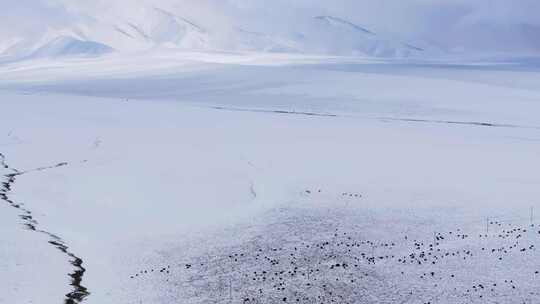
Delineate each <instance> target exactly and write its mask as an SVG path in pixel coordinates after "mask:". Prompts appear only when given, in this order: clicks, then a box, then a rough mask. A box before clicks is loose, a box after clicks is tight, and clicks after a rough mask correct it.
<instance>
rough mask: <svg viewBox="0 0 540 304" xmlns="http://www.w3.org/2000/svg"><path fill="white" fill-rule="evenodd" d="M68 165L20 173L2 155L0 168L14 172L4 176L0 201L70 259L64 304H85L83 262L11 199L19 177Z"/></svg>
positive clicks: (86, 291) (29, 212)
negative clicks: (16, 211) (68, 279)
mask: <svg viewBox="0 0 540 304" xmlns="http://www.w3.org/2000/svg"><path fill="white" fill-rule="evenodd" d="M67 165H68V163H59V164H56V165H54V166H49V167H40V168H37V169H33V170H28V171H19V170H17V169H14V168H11V167H10V166H9V165H8V164H7V162H6V157H5V155H4V154H2V153H0V166H1V167H3V168H4V169H8V170H10V171H12V173H9V174H5V175H4V176H3V178H4V180H3V181H2V183H1V185H0V200H2V201H5V202H6V203H8V204H9V205H10V206H11V207H13V208H15V209H17V210H18V211H19V217H20V218H21V220H22V221H23V224H24V226H25V227H26V229H28V230H31V231H35V232H37V233H41V234H45V235H47V237H48V238H49V244H51V245H52V246H54V247H55V248H56V249H58V250H60V251H61V252H62V253H64V254H65V255H66V256H67V257H68V258H69V262H70V264H71V265H73V267H74V269H73V272H71V273H69V274H68V275H69V276H70V278H71V283H70V285H71V291H70V292H69V293H68V294H66V295H65V298H64V304H78V303H81V302H83V301H84V299H86V297H88V296H89V295H90V292H89V291H88V289H87V288H86V287H85V286H84V285H83V284H82V282H83V277H84V273H85V272H86V269H85V268H84V267H83V260H82V259H81V258H80V257H78V256H77V255H75V254H74V253H73V252H71V251H70V250H69V247H68V246H67V245H66V243H65V242H64V240H62V238H60V237H59V236H57V235H55V234H54V233H51V232H49V231H45V230H42V229H39V223H38V222H37V221H36V220H35V219H34V217H33V216H32V211H30V210H29V209H27V208H26V207H25V206H24V204H22V203H16V202H14V201H13V200H11V199H10V197H9V194H10V192H11V189H12V186H13V184H14V183H15V182H16V180H17V177H18V176H21V175H24V174H27V173H30V172H35V171H43V170H48V169H53V168H58V167H63V166H67Z"/></svg>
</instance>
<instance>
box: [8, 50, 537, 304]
mask: <svg viewBox="0 0 540 304" xmlns="http://www.w3.org/2000/svg"><path fill="white" fill-rule="evenodd" d="M538 83H540V71H539V70H538V67H537V65H535V64H534V62H527V63H526V64H525V63H520V62H472V61H471V62H465V63H463V62H462V63H459V64H458V63H452V62H410V61H409V62H406V61H398V60H384V61H382V60H374V59H368V58H343V57H322V56H304V55H283V54H258V53H217V52H216V53H195V52H193V53H187V52H184V53H178V52H173V51H171V52H159V53H153V52H141V53H136V54H129V55H126V54H122V55H120V54H111V55H107V56H103V57H100V58H94V59H76V58H71V59H69V58H67V59H54V60H49V59H40V60H33V61H25V62H18V63H9V64H4V65H2V66H0V90H1V91H0V115H1V119H0V132H1V134H0V153H2V155H3V156H4V157H3V158H2V160H3V163H4V164H5V165H6V166H8V168H1V169H0V170H2V176H4V179H5V180H3V181H2V182H9V178H8V177H9V175H10V174H16V176H15V180H14V181H12V182H9V185H6V184H4V186H3V188H2V191H3V192H2V193H5V195H4V196H5V198H4V199H3V202H4V201H5V203H4V204H1V205H0V208H1V210H2V211H1V212H0V219H1V221H0V227H1V229H0V241H1V244H2V247H1V251H0V286H2V292H0V303H59V302H61V301H63V300H64V298H65V296H64V295H66V294H68V293H70V292H72V291H73V290H79V291H80V288H81V286H82V287H84V288H87V291H88V293H89V294H88V295H86V294H84V295H83V297H82V298H84V302H85V303H224V302H227V303H228V302H229V301H231V302H232V303H274V302H275V303H277V302H280V303H283V302H301V303H332V302H333V303H538V302H539V301H540V295H539V294H538V286H540V275H539V274H538V271H540V268H539V267H538V265H540V255H539V254H538V251H537V246H540V233H539V230H540V228H539V225H540V221H539V220H538V216H536V215H535V212H540V203H539V202H538V200H539V197H540V187H538V185H539V183H540V176H539V175H538V172H540V162H539V157H540V153H539V151H540V121H539V120H538V113H540V103H539V101H540V87H539V86H538ZM2 167H4V166H2ZM13 169H16V170H18V171H13ZM35 169H39V170H35ZM6 175H8V176H6ZM7 186H9V188H10V189H8V188H6V187H7ZM7 200H9V201H11V202H12V203H11V204H10V203H8V201H7ZM14 204H16V205H20V206H23V208H24V209H20V208H14V206H13V205H14ZM24 210H27V211H29V212H31V215H32V219H31V221H36V222H37V228H38V229H37V230H38V231H31V230H28V229H27V228H28V226H25V225H24V224H25V223H26V224H28V223H29V220H28V218H24V217H22V218H21V217H18V216H21V215H22V216H24V215H25V212H24ZM531 211H532V214H531ZM531 215H532V216H531ZM531 224H532V225H534V226H533V227H531ZM518 228H519V229H518ZM52 235H55V236H57V237H58V239H59V240H57V241H61V243H62V244H64V245H65V246H66V247H68V249H67V251H68V252H69V253H70V254H71V255H66V254H65V252H62V251H61V250H59V248H58V246H54V244H50V243H48V242H49V241H53V242H54V241H55V240H54V238H53V237H52ZM486 235H487V236H486ZM52 238H53V239H52ZM4 244H5V245H4ZM311 248H313V250H311ZM76 258H80V259H81V260H82V261H83V264H82V266H83V267H84V269H85V270H86V271H85V272H84V273H83V276H82V281H81V282H75V283H76V284H75V285H76V286H70V283H74V281H73V278H72V277H70V276H68V274H69V273H71V274H74V273H75V271H77V270H80V268H77V267H76V266H77V265H70V264H69V262H70V261H72V262H73V261H74V260H75V259H76ZM79 266H80V265H79ZM79 274H80V273H79ZM79 283H80V284H79ZM79 285H80V286H79ZM77 288H78V289H77ZM80 298H81V297H79V298H77V297H73V298H72V301H74V302H73V303H77V301H79V299H80ZM297 300H298V301H297Z"/></svg>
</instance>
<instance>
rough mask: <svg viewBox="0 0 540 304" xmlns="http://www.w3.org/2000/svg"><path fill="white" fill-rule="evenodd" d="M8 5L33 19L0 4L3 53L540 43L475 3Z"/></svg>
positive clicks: (394, 53) (344, 50)
mask: <svg viewBox="0 0 540 304" xmlns="http://www.w3.org/2000/svg"><path fill="white" fill-rule="evenodd" d="M526 1H528V0H526ZM418 3H423V2H421V1H416V0H415V1H413V2H412V3H411V7H415V5H417V6H418ZM38 4H39V5H38ZM11 5H13V6H14V10H15V11H16V12H15V15H16V14H19V15H20V16H19V17H20V19H32V20H33V22H29V24H28V25H27V26H24V27H19V26H14V24H12V23H14V22H17V21H18V20H17V18H13V17H11V18H8V16H7V15H6V16H3V15H2V14H3V13H0V17H5V18H2V19H3V20H4V21H3V23H4V24H2V25H3V29H1V30H0V59H2V58H3V59H6V58H8V59H11V60H13V59H28V58H36V57H39V58H42V57H61V56H99V55H103V54H107V53H111V52H126V51H138V50H148V49H159V48H169V49H179V50H204V51H208V50H212V51H214V50H219V51H223V50H225V51H266V52H288V53H309V54H324V55H344V56H369V57H384V58H403V57H415V58H418V57H420V58H423V57H426V56H430V55H434V54H442V53H445V52H454V51H456V50H458V51H464V50H469V49H471V48H472V46H474V45H475V44H480V43H481V45H482V46H483V47H484V48H485V49H482V48H481V47H480V51H486V50H488V51H498V50H497V49H495V48H493V47H491V45H492V42H493V41H492V40H493V39H495V40H496V41H501V40H504V41H508V43H506V44H501V43H498V44H497V45H501V48H502V47H504V48H507V49H510V50H512V51H514V50H520V51H523V50H526V51H529V52H530V51H531V50H533V51H534V50H535V49H536V48H535V46H538V49H540V45H537V44H535V42H534V39H530V38H531V37H533V36H534V33H540V26H538V25H535V24H531V23H530V22H528V21H527V20H526V18H522V19H523V20H522V21H523V22H522V23H518V24H514V23H508V24H502V23H500V22H487V21H486V18H484V17H478V16H477V15H478V14H477V13H476V11H475V10H473V9H472V8H471V9H470V11H471V12H469V13H468V14H464V13H463V14H461V15H459V14H457V13H455V11H457V8H460V7H459V6H457V5H456V7H443V8H441V9H446V11H441V10H439V11H437V10H436V9H434V8H430V9H431V10H430V11H428V12H425V11H423V10H425V9H426V8H425V4H424V6H420V7H419V8H416V11H418V12H417V13H416V14H410V13H407V12H408V11H410V10H412V9H407V7H402V6H399V5H393V6H392V5H388V6H387V7H381V5H378V6H377V5H375V4H373V1H369V0H362V1H348V0H339V1H332V2H326V1H314V2H313V1H312V2H309V3H308V2H307V1H304V0H300V1H296V2H294V3H292V2H286V1H285V2H284V1H281V0H279V1H275V2H272V3H266V4H264V5H263V3H262V2H261V1H259V0H256V1H237V0H226V1H216V0H200V1H193V0H160V1H146V0H145V1H138V2H137V3H134V2H126V1H124V0H115V1H95V2H93V3H84V2H81V1H65V0H48V1H43V0H36V1H32V2H28V1H22V4H11ZM17 5H18V6H19V7H18V9H17ZM9 6H10V5H8V8H9ZM432 6H433V5H432ZM460 9H463V7H461V8H460ZM6 11H9V10H6ZM25 12H26V13H25ZM28 12H33V13H31V14H29V13H28ZM390 12H392V13H390ZM509 13H510V12H509ZM25 14H29V15H28V16H26V15H25ZM475 14H476V15H475ZM439 15H440V16H439ZM10 16H11V15H10ZM426 16H427V17H426ZM480 16H481V15H480ZM520 20H521V19H520ZM411 24H416V26H411ZM449 24H451V26H450V25H449ZM404 25H407V26H404ZM427 32H429V33H430V34H426V33H427ZM433 33H436V34H433ZM456 33H458V34H456ZM468 33H471V35H472V34H474V35H472V36H471V35H468ZM496 33H499V34H496ZM498 35H500V36H498ZM473 36H474V37H473ZM490 37H493V38H490ZM524 41H525V42H524ZM475 50H476V51H478V48H476V49H475Z"/></svg>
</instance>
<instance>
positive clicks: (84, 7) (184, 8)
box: [0, 0, 540, 52]
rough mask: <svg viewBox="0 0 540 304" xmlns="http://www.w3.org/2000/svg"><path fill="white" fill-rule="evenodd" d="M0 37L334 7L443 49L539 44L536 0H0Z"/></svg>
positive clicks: (240, 19)
mask: <svg viewBox="0 0 540 304" xmlns="http://www.w3.org/2000/svg"><path fill="white" fill-rule="evenodd" d="M0 3H1V4H2V6H1V8H2V9H0V25H1V26H0V38H2V39H5V38H7V37H13V36H29V35H38V34H39V33H40V32H43V31H44V30H45V29H47V28H62V27H69V26H71V25H73V24H77V23H79V22H82V20H92V18H105V17H106V16H109V17H110V18H111V19H112V20H114V18H116V16H115V15H120V16H126V15H129V14H135V13H136V11H137V10H138V9H139V8H140V7H141V6H144V5H146V6H159V7H162V6H163V7H168V8H173V9H174V10H175V11H176V12H178V13H180V14H183V15H187V16H189V17H190V18H195V19H197V20H198V21H200V22H202V23H205V24H207V23H210V24H211V23H216V24H219V23H223V22H228V23H230V24H229V25H232V26H242V27H248V28H250V29H252V30H257V31H271V32H278V33H281V32H286V31H287V30H288V29H290V28H292V27H294V26H296V25H297V23H299V22H301V21H302V20H303V19H306V18H311V17H313V16H315V15H323V14H324V15H333V16H337V17H340V18H345V19H348V20H351V21H353V22H355V23H358V24H360V25H363V26H367V27H369V28H371V29H374V30H376V31H383V32H387V33H392V34H397V35H400V36H402V37H406V38H407V39H413V40H415V39H416V40H422V41H428V42H431V43H434V44H436V45H440V46H443V47H445V48H448V49H460V48H464V49H483V48H484V49H493V48H496V49H501V50H513V49H529V50H536V51H539V52H540V17H539V16H538V13H539V12H540V1H539V0H516V1H510V0H271V1H268V0H154V1H151V0H138V1H133V0H0Z"/></svg>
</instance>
